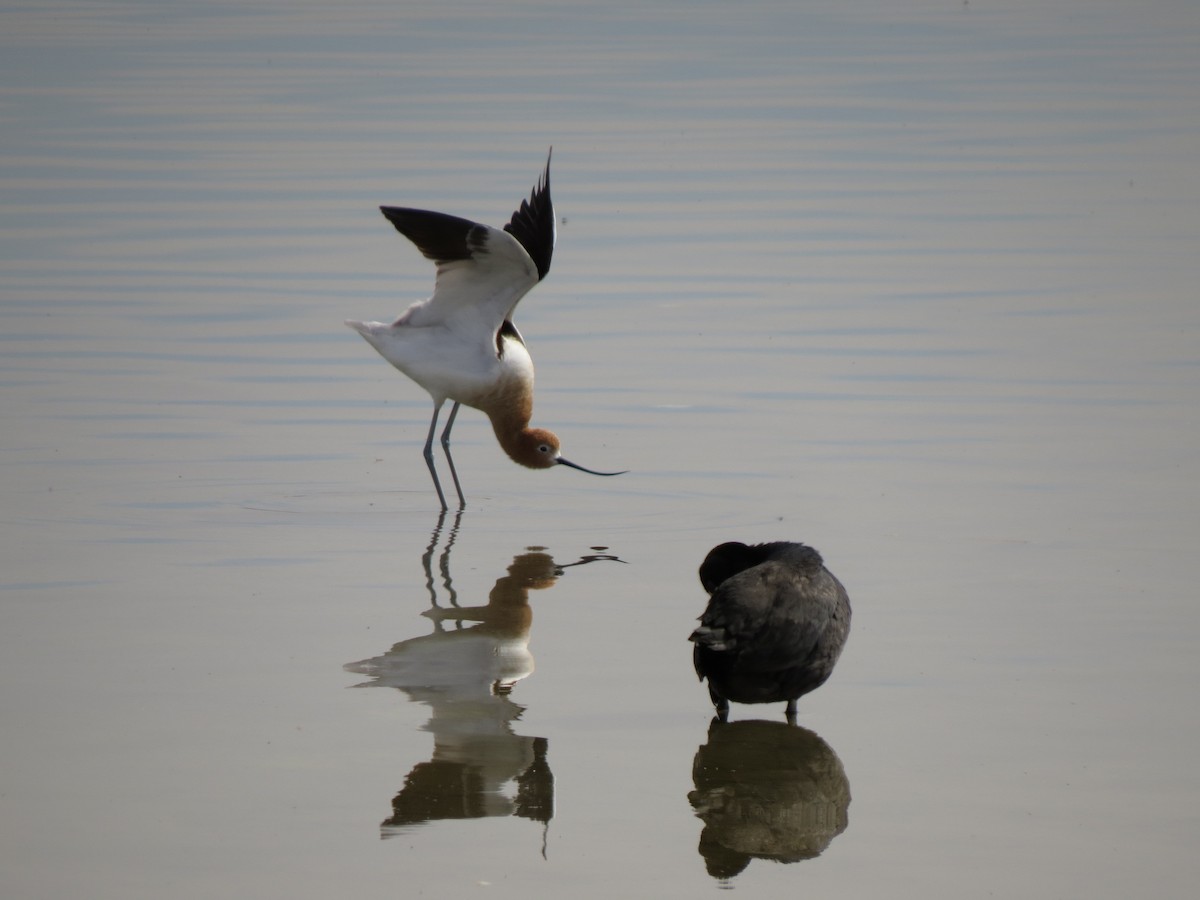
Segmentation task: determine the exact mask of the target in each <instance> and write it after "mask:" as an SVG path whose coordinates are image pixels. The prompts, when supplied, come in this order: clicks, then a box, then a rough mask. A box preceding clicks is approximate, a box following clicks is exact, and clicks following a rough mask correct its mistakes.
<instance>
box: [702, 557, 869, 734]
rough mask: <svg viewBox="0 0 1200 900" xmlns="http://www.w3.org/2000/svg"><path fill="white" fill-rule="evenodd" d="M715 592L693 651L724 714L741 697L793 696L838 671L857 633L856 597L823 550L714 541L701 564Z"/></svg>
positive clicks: (792, 704) (790, 708)
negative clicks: (828, 564)
mask: <svg viewBox="0 0 1200 900" xmlns="http://www.w3.org/2000/svg"><path fill="white" fill-rule="evenodd" d="M700 583H701V584H703V585H704V589H705V590H706V591H708V592H709V594H710V595H711V596H710V597H709V601H708V608H707V609H705V610H704V615H702V616H701V617H700V627H698V628H697V629H696V630H695V631H693V632H692V635H691V640H692V641H693V642H694V643H695V645H696V646H695V648H694V650H693V653H692V659H693V661H694V663H695V665H696V674H697V675H699V676H700V680H701V681H703V680H705V679H706V678H707V679H708V693H709V696H710V697H712V702H713V705H714V706H715V707H716V709H717V715H718V716H719V717H720V718H721V720H722V721H724V720H725V718H726V716H727V715H728V714H729V701H731V700H732V701H733V702H735V703H780V702H782V701H784V700H786V701H787V717H788V721H793V720H794V719H795V716H796V699H797V698H798V697H801V696H803V695H804V694H807V693H808V692H809V691H813V690H816V689H817V688H819V687H820V686H821V685H822V684H824V683H825V681H826V679H828V678H829V675H830V673H831V672H833V667H834V664H835V663H837V661H838V657H839V656H840V655H841V653H842V647H844V646H845V644H846V637H847V635H849V633H850V598H849V596H847V594H846V589H845V588H844V587H842V584H841V582H840V581H838V580H837V579H836V578H835V577H834V576H833V573H832V572H830V571H829V570H828V569H826V568H825V565H824V561H823V560H822V559H821V554H820V553H818V552H817V551H816V550H814V549H813V548H812V547H807V546H805V545H804V544H794V543H791V542H788V541H776V542H774V543H770V544H755V545H753V546H747V545H746V544H742V543H739V542H737V541H730V542H729V543H726V544H721V545H720V546H717V547H714V548H713V549H712V550H711V551H710V552H709V554H708V556H707V557H705V560H704V562H703V564H702V565H701V566H700Z"/></svg>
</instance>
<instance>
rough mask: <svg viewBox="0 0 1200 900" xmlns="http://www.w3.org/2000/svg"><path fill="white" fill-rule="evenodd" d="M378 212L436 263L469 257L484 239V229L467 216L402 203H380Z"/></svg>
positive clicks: (481, 245) (485, 232) (481, 244)
mask: <svg viewBox="0 0 1200 900" xmlns="http://www.w3.org/2000/svg"><path fill="white" fill-rule="evenodd" d="M379 211H380V212H381V213H383V215H384V216H385V217H386V218H387V220H388V221H389V222H391V223H392V225H393V226H395V228H396V230H397V231H398V232H400V233H401V234H402V235H404V236H405V237H406V238H408V239H409V240H410V241H412V242H413V243H414V244H416V245H417V249H419V250H420V251H421V253H422V254H423V255H424V256H425V257H426V258H428V259H432V260H433V261H434V262H437V263H444V262H451V261H453V260H456V259H471V258H472V256H473V255H474V254H475V253H476V251H478V250H481V249H482V248H483V245H484V242H485V240H486V235H487V229H486V228H484V227H483V226H482V225H478V224H476V223H475V222H472V221H471V220H470V219H461V218H459V217H458V216H450V215H447V214H446V213H440V212H432V211H430V210H427V209H409V208H408V207H402V206H381V207H379Z"/></svg>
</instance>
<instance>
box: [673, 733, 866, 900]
mask: <svg viewBox="0 0 1200 900" xmlns="http://www.w3.org/2000/svg"><path fill="white" fill-rule="evenodd" d="M692 781H693V783H694V784H695V790H693V791H691V792H690V793H689V794H688V800H689V801H690V802H691V804H692V808H693V809H694V810H695V812H696V816H697V817H698V818H699V819H701V820H702V821H703V822H704V829H703V830H702V831H701V833H700V847H699V850H700V855H701V856H702V857H703V858H704V864H705V867H706V868H707V869H708V874H709V875H712V876H713V877H714V878H718V879H720V880H722V881H727V880H729V879H731V878H733V877H734V876H735V875H737V874H738V873H739V872H741V871H742V870H743V869H745V868H746V866H748V865H749V864H750V861H751V860H752V859H770V860H774V861H776V862H783V863H792V862H799V861H800V860H803V859H812V858H814V857H816V856H820V855H821V853H822V852H823V851H824V850H825V848H826V847H828V846H829V844H830V842H832V841H833V839H834V838H835V837H837V836H838V835H839V834H841V833H842V832H843V831H845V830H846V826H847V825H848V824H849V817H848V809H849V806H850V781H849V779H847V778H846V771H845V769H843V768H842V763H841V760H839V759H838V757H837V754H836V753H834V752H833V749H832V748H831V747H830V746H829V745H828V744H827V743H825V741H823V740H822V739H821V738H820V737H819V736H818V735H816V734H815V733H814V732H812V731H809V730H808V729H807V728H801V727H799V726H797V725H793V724H788V723H784V722H764V721H757V720H748V721H739V722H722V721H720V720H719V719H716V718H714V719H713V721H712V723H711V724H710V725H709V727H708V742H707V743H705V744H703V745H701V747H700V749H698V750H697V751H696V757H695V760H694V761H693V762H692Z"/></svg>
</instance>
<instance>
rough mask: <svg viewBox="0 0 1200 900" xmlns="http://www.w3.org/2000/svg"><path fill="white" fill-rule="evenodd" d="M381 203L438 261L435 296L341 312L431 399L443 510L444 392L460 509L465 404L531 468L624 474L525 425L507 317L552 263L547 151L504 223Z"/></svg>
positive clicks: (523, 358)
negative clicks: (387, 310)
mask: <svg viewBox="0 0 1200 900" xmlns="http://www.w3.org/2000/svg"><path fill="white" fill-rule="evenodd" d="M380 211H381V212H382V213H383V214H384V216H386V217H387V219H388V221H390V222H391V223H392V224H393V225H394V226H396V230H397V231H399V232H400V233H401V234H402V235H404V236H405V237H406V238H408V239H409V240H410V241H412V242H413V243H414V244H416V246H417V249H418V250H420V251H421V253H423V254H424V255H425V256H426V257H427V258H428V259H432V260H433V261H434V262H435V263H437V280H436V282H435V284H434V289H433V296H432V297H430V298H429V299H428V300H420V301H418V302H416V303H414V304H412V306H410V307H409V308H408V309H407V310H405V312H404V314H403V315H401V316H400V318H398V319H396V321H394V322H390V323H388V322H356V321H353V320H350V319H347V320H346V324H347V325H349V326H350V327H351V328H353V329H355V330H356V331H358V333H359V334H361V335H362V336H363V337H364V338H366V339H367V342H368V343H369V344H370V345H371V346H372V347H374V348H375V349H376V350H378V351H379V354H380V355H381V356H382V357H383V358H384V359H386V360H387V361H388V362H390V363H391V364H392V365H393V366H395V367H396V368H397V369H399V370H400V371H401V372H403V373H404V374H405V375H407V376H408V377H409V378H411V379H412V380H413V381H415V382H416V383H417V384H419V385H421V387H423V388H425V390H427V391H428V392H429V395H430V396H431V397H432V398H433V418H432V419H431V420H430V422H429V435H428V437H427V438H426V439H425V451H424V454H425V463H426V465H428V466H429V474H430V475H431V476H432V477H433V486H434V489H435V490H437V495H438V500H440V501H441V504H442V509H446V497H445V495H444V494H443V493H442V485H441V483H440V482H439V481H438V476H437V469H436V468H435V467H434V464H433V435H434V431H435V430H436V428H437V421H438V414H439V413H440V412H441V409H442V405H443V404H444V403H445V402H446V401H447V400H453V401H454V406H453V407H451V409H450V416H449V418H448V419H447V420H446V427H445V429H444V430H443V431H442V438H441V442H442V449H443V451H444V452H445V454H446V461H447V463H449V465H450V475H451V477H453V479H454V489H455V490H456V491H457V492H458V504H459V507H460V508H461V507H463V506H466V500H465V499H464V498H463V492H462V487H461V486H460V485H459V483H458V473H457V472H456V471H455V469H454V459H453V457H452V456H451V455H450V429H451V428H453V427H454V418H455V416H457V415H458V408H459V406H461V405H462V404H464V403H465V404H466V405H467V406H471V407H474V408H475V409H478V410H482V411H483V412H484V413H486V414H487V416H488V418H489V419H491V422H492V429H493V430H494V431H495V432H496V440H498V441H499V442H500V446H501V447H502V448H503V449H504V452H505V453H507V454H508V455H509V457H510V458H511V459H512V460H513V461H514V462H517V463H520V464H521V465H523V466H528V467H529V468H531V469H549V468H550V467H552V466H556V465H561V466H570V467H571V468H573V469H579V470H580V471H583V472H588V473H589V474H591V475H621V474H623V473H622V472H596V471H593V470H592V469H586V468H584V467H583V466H580V465H577V464H576V463H573V462H570V461H569V460H566V459H564V458H563V457H562V456H560V455H559V440H558V437H557V436H556V435H555V434H554V433H553V432H551V431H547V430H546V429H544V428H531V427H529V420H530V418H531V416H532V414H533V360H532V359H531V358H530V356H529V351H528V350H526V349H525V341H524V340H523V339H522V338H521V334H520V332H519V331H517V327H516V326H515V325H514V324H513V321H512V317H513V311H514V310H515V309H516V307H517V302H518V301H519V300H520V299H521V298H522V297H524V296H525V294H526V293H528V292H529V290H530V289H531V288H532V287H533V286H534V285H536V284H537V283H538V282H539V281H541V280H542V279H543V278H545V277H546V273H547V272H549V271H550V257H551V255H552V254H553V252H554V236H555V227H554V206H553V204H552V203H551V202H550V158H549V156H547V158H546V168H545V169H544V170H543V172H542V177H541V180H540V181H539V182H538V184H537V186H536V187H535V188H534V189H533V191H532V193H530V195H529V199H528V200H522V201H521V206H520V208H519V209H518V210H517V211H516V212H515V213H513V216H512V219H510V220H509V222H508V224H507V225H505V226H504V229H503V230H500V229H498V228H492V227H490V226H488V225H480V224H478V223H476V222H471V221H469V220H467V219H460V218H458V217H457V216H449V215H446V214H445V213H439V212H429V211H427V210H423V209H406V208H401V207H395V206H381V207H380Z"/></svg>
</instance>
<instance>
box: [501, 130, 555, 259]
mask: <svg viewBox="0 0 1200 900" xmlns="http://www.w3.org/2000/svg"><path fill="white" fill-rule="evenodd" d="M553 154H554V148H553V147H551V148H550V152H549V153H547V154H546V167H545V168H544V169H543V170H542V177H541V178H540V179H538V183H537V185H536V186H535V187H534V189H533V191H532V192H531V193H530V194H529V199H528V200H522V201H521V206H520V208H519V209H517V211H516V212H515V213H513V216H512V219H510V220H509V222H508V224H507V225H505V226H504V230H505V231H507V232H508V233H509V234H511V235H512V236H513V237H515V238H516V239H517V241H518V242H519V243H520V245H521V246H522V247H524V248H525V252H526V253H528V254H529V258H530V259H532V260H533V264H534V265H535V266H537V270H538V280H539V281H540V280H541V279H543V278H545V277H546V273H547V272H549V271H550V258H551V256H553V255H554V238H555V222H554V204H553V202H551V200H550V158H551V156H553Z"/></svg>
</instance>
